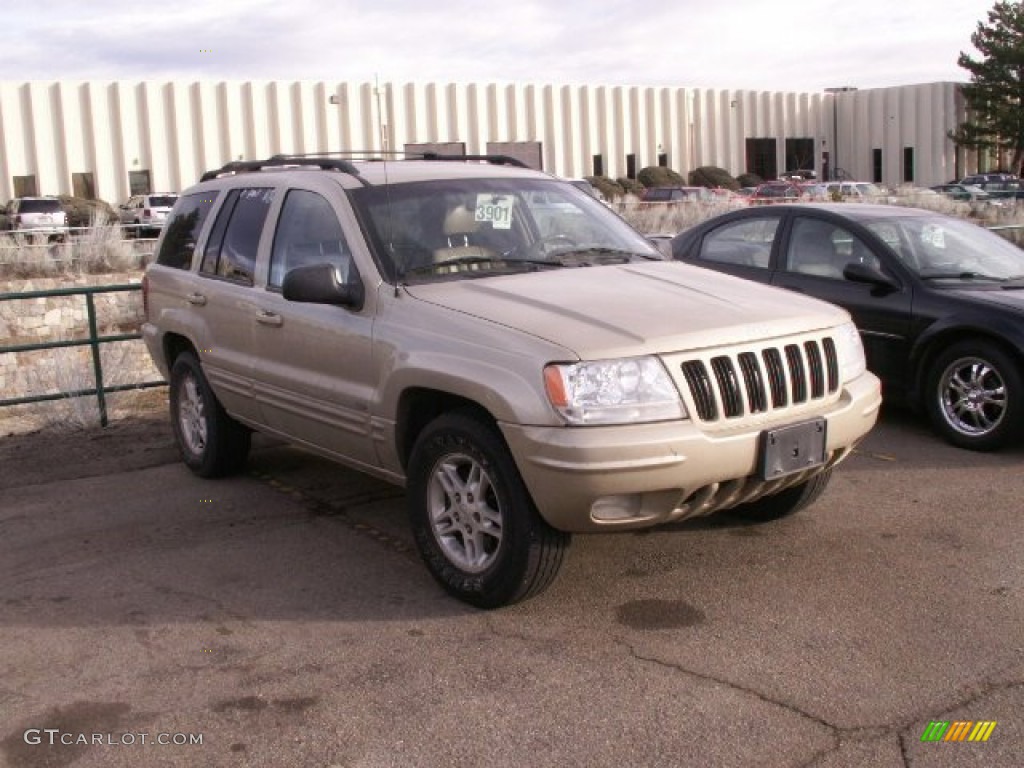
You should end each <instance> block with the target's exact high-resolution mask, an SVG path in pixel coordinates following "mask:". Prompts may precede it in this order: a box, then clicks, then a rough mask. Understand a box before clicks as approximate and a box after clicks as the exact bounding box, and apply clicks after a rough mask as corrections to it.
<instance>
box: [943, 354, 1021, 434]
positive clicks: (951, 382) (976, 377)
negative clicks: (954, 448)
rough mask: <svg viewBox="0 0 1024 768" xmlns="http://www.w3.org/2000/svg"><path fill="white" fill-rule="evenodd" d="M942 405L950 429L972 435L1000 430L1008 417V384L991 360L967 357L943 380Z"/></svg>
mask: <svg viewBox="0 0 1024 768" xmlns="http://www.w3.org/2000/svg"><path fill="white" fill-rule="evenodd" d="M938 397H939V405H940V407H941V408H942V413H943V415H944V416H945V418H946V421H947V422H948V423H949V425H950V427H952V428H953V429H955V430H956V431H957V432H960V433H962V434H964V435H968V436H972V437H973V436H977V435H986V434H989V433H990V432H992V431H993V430H995V429H997V428H998V427H999V425H1000V423H1001V422H1002V420H1003V418H1004V416H1005V415H1006V405H1007V400H1006V383H1005V382H1004V381H1003V377H1002V376H1001V375H1000V373H999V371H998V370H997V369H996V368H995V366H993V365H992V364H991V363H990V362H989V361H987V360H984V359H982V358H980V357H963V358H958V359H956V360H954V361H952V362H951V363H950V364H949V365H947V366H946V368H945V370H944V371H943V372H942V375H941V376H940V377H939V390H938Z"/></svg>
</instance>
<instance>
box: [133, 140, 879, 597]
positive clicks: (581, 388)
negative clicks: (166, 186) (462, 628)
mask: <svg viewBox="0 0 1024 768" xmlns="http://www.w3.org/2000/svg"><path fill="white" fill-rule="evenodd" d="M515 164H516V163H515V161H513V160H511V159H510V158H504V157H483V158H481V157H470V158H452V157H443V158H441V157H434V158H432V159H423V160H403V161H396V162H390V161H389V162H388V163H387V164H385V163H382V162H350V161H347V160H342V159H338V158H314V157H296V158H292V157H276V158H271V159H269V160H266V161H262V162H246V163H231V164H228V165H227V166H225V167H224V168H222V169H218V170H216V171H211V172H209V173H207V174H205V175H204V176H203V180H202V181H201V183H199V184H198V185H196V186H194V187H192V188H191V189H188V190H186V191H185V192H183V193H182V196H181V197H180V198H179V200H178V202H177V203H176V204H175V206H174V209H173V211H172V214H171V218H170V221H169V222H168V224H167V225H166V227H165V228H164V231H163V233H162V235H161V236H160V240H159V242H158V245H157V258H156V263H155V264H153V265H152V266H150V267H149V269H148V270H147V273H146V276H145V279H144V282H143V301H144V306H145V310H146V321H145V323H144V325H143V336H144V338H145V340H146V344H147V347H148V349H149V351H150V354H151V355H152V357H153V360H154V362H155V363H156V365H157V366H158V367H159V369H160V370H161V372H162V373H163V374H164V375H165V376H166V377H167V378H168V380H169V382H170V389H169V399H170V413H171V421H172V425H173V429H174V433H175V437H176V439H177V443H178V447H179V450H180V452H181V455H182V457H183V459H184V462H185V463H186V464H187V465H188V466H189V467H190V468H191V469H192V470H193V471H194V472H196V473H197V474H199V475H201V476H204V477H212V476H216V475H221V474H225V473H228V472H231V471H234V470H237V469H239V468H240V467H241V466H242V464H243V463H244V462H245V459H246V454H247V452H248V449H249V440H250V437H249V435H250V432H249V431H250V429H258V430H261V431H264V432H267V433H269V434H272V435H275V436H277V437H279V438H283V439H285V440H288V441H291V442H293V443H296V444H298V445H300V446H302V447H304V448H306V449H308V450H311V451H314V452H316V453H319V454H322V455H324V456H327V457H329V458H332V459H334V460H337V461H340V462H343V463H346V464H349V465H351V466H353V467H356V468H358V469H361V470H363V471H366V472H369V473H371V474H373V475H376V476H378V477H381V478H383V479H385V480H387V481H390V482H393V483H396V484H399V485H404V486H405V487H406V490H407V494H408V499H409V517H410V522H411V526H412V530H413V534H414V538H415V541H416V544H417V547H418V548H419V551H420V553H421V555H422V557H423V559H424V561H425V562H426V564H427V566H428V568H429V570H430V572H431V573H432V575H433V576H434V578H435V579H437V581H438V582H439V583H440V584H441V585H442V586H443V587H444V588H445V589H446V590H448V591H449V592H450V593H451V594H453V595H455V596H457V597H458V598H460V599H462V600H465V601H467V602H470V603H472V604H474V605H479V606H484V607H493V606H497V605H502V604H505V603H509V602H513V601H515V600H519V599H523V598H525V597H528V596H530V595H533V594H536V593H538V592H540V591H541V590H543V589H544V588H545V587H546V586H547V585H548V584H549V583H550V582H551V580H552V579H553V578H554V576H555V574H556V573H557V571H558V569H559V567H560V565H561V563H562V560H563V558H564V555H565V552H566V549H567V547H568V543H569V537H570V534H571V533H572V532H583V531H590V532H599V531H617V530H631V529H638V528H645V527H649V526H654V525H658V524H662V523H668V522H672V521H676V520H681V519H685V518H689V517H693V516H697V515H705V514H709V513H713V512H716V511H718V510H720V509H729V508H734V509H735V510H736V511H737V513H739V514H743V515H747V516H750V517H753V518H758V519H762V520H764V519H769V518H775V517H779V516H782V515H786V514H790V513H792V512H794V511H796V510H798V509H800V508H803V507H805V506H807V505H808V504H810V503H812V502H813V501H814V500H815V499H817V498H818V497H819V496H820V494H821V493H822V492H823V490H824V488H825V487H826V485H827V483H828V481H829V478H830V476H831V472H832V470H833V468H834V467H835V465H836V464H837V463H838V462H839V461H841V460H842V459H843V458H844V457H846V456H847V455H849V453H850V452H851V450H852V448H853V447H854V446H855V445H856V444H857V442H858V441H859V440H860V439H861V438H862V437H863V436H864V435H865V434H866V433H867V432H868V431H869V430H870V429H871V427H872V426H873V425H874V422H875V420H876V418H877V412H878V408H879V406H880V403H881V399H880V393H879V382H878V379H877V378H876V377H875V376H874V375H872V374H871V373H868V372H867V371H866V368H865V365H864V356H863V350H862V347H861V343H860V338H859V336H858V334H857V331H856V328H855V327H854V326H853V324H852V322H850V316H849V314H848V313H847V312H846V311H845V310H843V309H840V308H838V307H835V306H832V305H829V304H826V303H824V302H820V301H816V300H814V299H811V298H806V297H794V296H792V295H790V294H788V293H785V292H783V291H778V290H775V289H773V288H768V287H765V286H758V285H754V284H753V283H750V282H747V281H743V280H737V279H735V278H732V277H730V276H727V275H715V274H713V273H711V272H708V271H707V270H699V269H695V268H693V267H690V266H687V265H685V264H680V263H678V262H674V261H671V260H666V259H664V258H662V256H661V255H660V254H659V253H658V252H657V251H656V250H655V249H654V247H653V246H652V245H651V244H650V243H649V242H648V241H647V240H646V239H645V238H644V237H643V236H641V235H640V234H639V233H637V232H636V231H635V230H633V229H632V228H630V227H629V225H628V224H626V222H625V221H623V220H622V219H621V218H620V217H619V216H618V215H617V214H615V213H614V212H612V211H611V210H609V209H608V208H607V207H606V206H604V205H602V204H601V203H600V202H599V201H598V200H596V199H595V198H593V197H592V196H590V195H588V194H586V193H585V192H582V191H580V190H579V189H577V188H576V187H575V186H573V185H572V184H569V183H567V182H565V181H562V180H559V179H555V178H553V177H551V176H549V175H547V174H544V173H541V172H538V171H532V170H528V169H526V168H524V167H514V166H515ZM535 206H536V208H535Z"/></svg>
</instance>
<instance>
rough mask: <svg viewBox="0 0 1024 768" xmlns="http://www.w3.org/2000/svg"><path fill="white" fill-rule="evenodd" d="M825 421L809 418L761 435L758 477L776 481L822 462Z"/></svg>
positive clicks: (825, 431) (825, 432) (823, 458)
mask: <svg viewBox="0 0 1024 768" xmlns="http://www.w3.org/2000/svg"><path fill="white" fill-rule="evenodd" d="M827 426H828V425H827V422H826V421H825V419H811V420H810V421H802V422H800V423H799V424H790V425H788V426H785V427H779V428H777V429H766V430H765V431H764V432H762V433H761V438H760V446H759V455H760V460H759V462H758V474H759V475H760V477H761V479H762V480H776V479H778V478H780V477H785V476H786V475H792V474H795V473H796V472H803V471H804V470H806V469H813V468H814V467H820V466H821V465H822V464H824V463H825V437H826V434H827Z"/></svg>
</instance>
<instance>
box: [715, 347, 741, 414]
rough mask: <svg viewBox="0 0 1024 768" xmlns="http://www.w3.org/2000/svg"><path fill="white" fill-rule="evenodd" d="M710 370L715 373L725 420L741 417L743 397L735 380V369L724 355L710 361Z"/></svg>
mask: <svg viewBox="0 0 1024 768" xmlns="http://www.w3.org/2000/svg"><path fill="white" fill-rule="evenodd" d="M711 370H712V371H714V372H715V381H716V382H718V393H719V394H720V395H721V396H722V410H723V411H724V412H725V418H727V419H734V418H736V417H737V416H742V415H743V396H742V395H741V394H740V383H739V380H738V379H737V378H736V369H735V368H734V367H733V365H732V360H731V359H730V358H728V357H726V356H725V355H722V356H720V357H714V358H712V359H711Z"/></svg>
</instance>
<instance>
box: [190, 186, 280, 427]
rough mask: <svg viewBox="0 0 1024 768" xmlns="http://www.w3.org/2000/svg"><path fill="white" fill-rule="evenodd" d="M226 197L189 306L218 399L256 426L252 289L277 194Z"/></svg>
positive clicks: (242, 192) (246, 191)
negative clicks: (199, 323)
mask: <svg viewBox="0 0 1024 768" xmlns="http://www.w3.org/2000/svg"><path fill="white" fill-rule="evenodd" d="M222 194H223V196H224V202H223V203H222V204H221V206H220V208H219V209H218V211H217V216H216V219H215V220H214V223H213V226H212V227H211V229H210V234H209V235H208V236H207V238H206V242H205V244H204V247H203V251H202V254H201V260H200V265H199V275H200V280H199V281H198V286H197V288H198V290H197V291H196V292H195V295H194V296H191V297H189V301H190V302H191V303H192V304H193V305H194V307H195V314H196V315H197V316H198V317H201V319H202V326H203V332H202V338H203V339H204V341H203V342H202V348H201V349H200V350H199V355H200V359H201V360H202V363H203V371H204V372H205V373H206V377H207V378H208V379H209V381H210V384H211V386H213V388H214V390H215V391H216V393H217V397H218V398H220V400H221V402H222V403H223V404H224V407H225V408H226V409H227V410H228V411H229V412H230V413H232V414H233V415H235V416H237V417H239V418H242V419H247V420H251V421H254V422H258V421H259V415H260V414H259V408H258V406H257V403H256V400H255V399H254V397H253V354H254V350H253V330H254V326H255V325H256V313H257V310H256V297H255V295H254V294H255V291H256V289H255V288H254V287H253V286H254V283H255V274H256V262H257V257H258V254H259V251H260V246H261V242H262V240H263V237H264V229H265V227H266V223H267V213H268V212H269V210H270V207H271V205H272V203H273V201H274V195H275V190H274V189H273V188H271V187H269V186H268V187H256V186H253V187H239V188H235V189H231V190H229V191H227V192H226V193H222Z"/></svg>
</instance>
